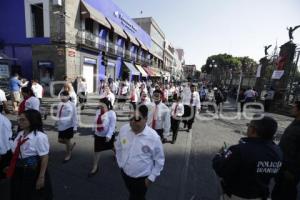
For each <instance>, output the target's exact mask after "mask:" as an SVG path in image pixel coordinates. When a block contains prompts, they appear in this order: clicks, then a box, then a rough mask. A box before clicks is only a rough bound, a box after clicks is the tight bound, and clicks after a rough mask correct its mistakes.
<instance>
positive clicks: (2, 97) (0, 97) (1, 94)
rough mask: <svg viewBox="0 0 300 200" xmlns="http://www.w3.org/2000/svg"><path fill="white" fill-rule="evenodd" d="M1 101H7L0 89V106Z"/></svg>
mask: <svg viewBox="0 0 300 200" xmlns="http://www.w3.org/2000/svg"><path fill="white" fill-rule="evenodd" d="M2 101H7V99H6V96H5V92H4V91H3V90H1V89H0V105H2Z"/></svg>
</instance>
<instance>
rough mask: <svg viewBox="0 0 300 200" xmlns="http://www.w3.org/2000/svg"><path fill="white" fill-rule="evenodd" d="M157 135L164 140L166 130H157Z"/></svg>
mask: <svg viewBox="0 0 300 200" xmlns="http://www.w3.org/2000/svg"><path fill="white" fill-rule="evenodd" d="M155 131H156V133H157V134H158V135H159V137H160V139H161V140H163V139H164V129H155Z"/></svg>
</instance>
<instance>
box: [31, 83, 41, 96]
mask: <svg viewBox="0 0 300 200" xmlns="http://www.w3.org/2000/svg"><path fill="white" fill-rule="evenodd" d="M31 89H32V92H33V94H34V96H35V97H36V98H39V99H41V98H42V97H43V87H42V86H41V85H40V84H38V83H35V84H33V85H32V86H31Z"/></svg>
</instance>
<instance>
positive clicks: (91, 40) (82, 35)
mask: <svg viewBox="0 0 300 200" xmlns="http://www.w3.org/2000/svg"><path fill="white" fill-rule="evenodd" d="M76 42H77V44H82V45H85V46H88V47H90V48H94V49H98V50H101V51H106V50H107V42H106V41H105V40H103V39H102V38H100V37H99V36H97V35H95V34H93V33H90V32H88V31H85V30H79V31H78V32H77V35H76Z"/></svg>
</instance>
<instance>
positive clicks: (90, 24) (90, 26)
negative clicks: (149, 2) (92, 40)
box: [85, 18, 94, 33]
mask: <svg viewBox="0 0 300 200" xmlns="http://www.w3.org/2000/svg"><path fill="white" fill-rule="evenodd" d="M93 24H94V21H93V20H92V19H90V18H86V19H85V30H86V31H88V32H90V33H93V32H94V26H93Z"/></svg>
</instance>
